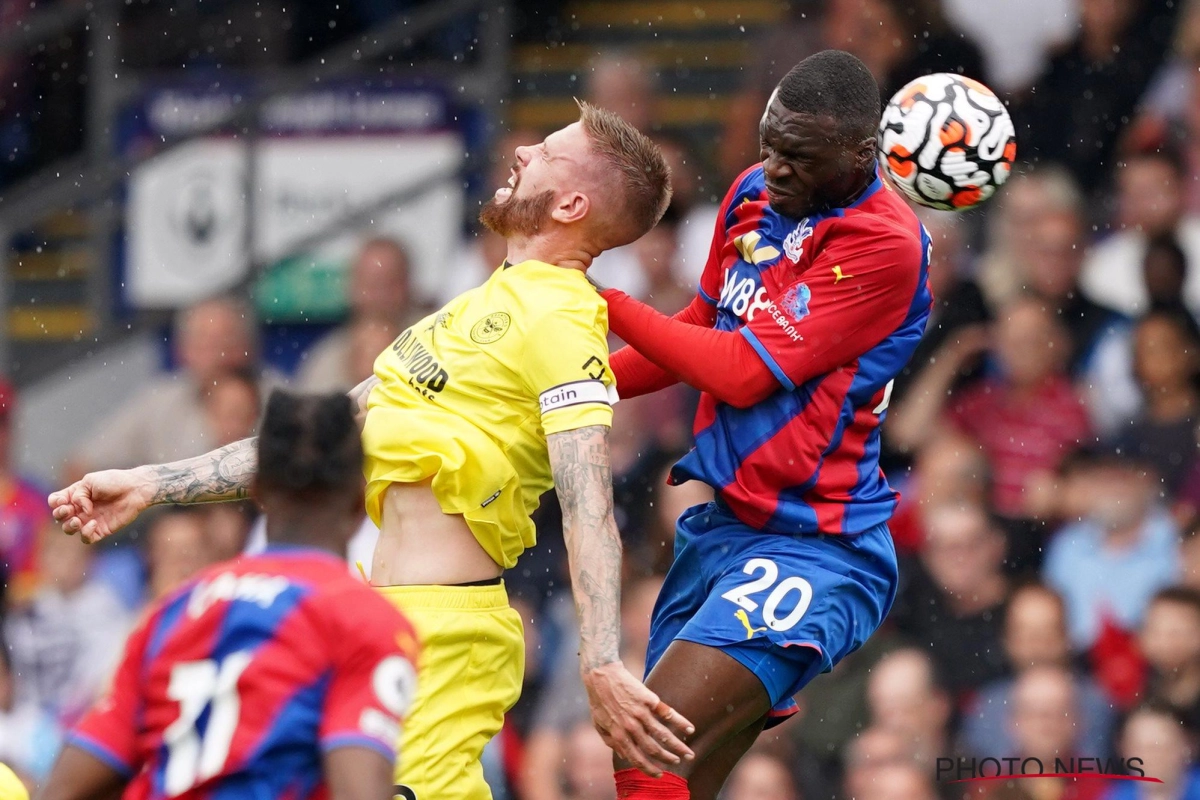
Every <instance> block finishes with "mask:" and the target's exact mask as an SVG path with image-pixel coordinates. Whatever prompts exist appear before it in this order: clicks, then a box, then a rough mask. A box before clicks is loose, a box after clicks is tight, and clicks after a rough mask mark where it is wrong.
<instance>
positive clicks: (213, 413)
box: [203, 370, 262, 446]
mask: <svg viewBox="0 0 1200 800" xmlns="http://www.w3.org/2000/svg"><path fill="white" fill-rule="evenodd" d="M203 404H204V414H205V417H206V418H207V421H208V427H209V430H210V431H212V434H213V441H214V443H215V444H216V445H217V446H220V445H223V444H230V443H231V442H236V441H238V440H239V439H245V438H246V437H248V436H253V435H254V431H255V430H256V429H257V428H258V412H259V409H260V408H261V407H262V397H261V395H260V393H259V386H258V381H256V380H255V378H254V375H253V374H251V373H250V372H249V371H247V370H238V371H236V372H226V373H223V374H222V375H220V376H219V377H217V378H216V380H215V381H214V382H213V384H212V385H211V386H207V387H205V389H204V398H203Z"/></svg>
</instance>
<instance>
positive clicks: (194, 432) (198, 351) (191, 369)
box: [66, 297, 258, 477]
mask: <svg viewBox="0 0 1200 800" xmlns="http://www.w3.org/2000/svg"><path fill="white" fill-rule="evenodd" d="M256 334H257V332H256V330H255V321H254V312H253V311H252V310H251V309H250V307H249V306H248V305H247V304H246V303H244V302H242V301H241V300H236V299H234V298H231V297H220V298H214V299H211V300H204V301H202V302H200V303H197V304H196V305H194V306H192V307H191V308H189V309H187V310H185V311H183V312H181V313H180V314H178V315H177V317H176V325H175V341H174V344H175V356H176V359H177V360H178V362H179V367H180V368H179V370H178V371H176V372H170V373H164V374H162V375H159V376H157V377H155V378H154V379H153V380H152V381H150V382H149V383H148V384H147V385H145V386H143V387H142V388H141V389H139V390H138V391H137V392H135V393H134V394H133V396H132V397H131V398H129V399H128V400H127V401H125V402H124V403H122V405H121V408H120V410H119V411H117V412H116V413H115V414H114V415H113V416H112V417H110V418H109V419H107V420H105V421H103V422H102V423H100V424H98V425H96V426H95V431H96V433H95V434H94V435H93V436H92V437H91V438H90V439H88V440H86V441H85V442H84V443H83V444H82V445H81V446H80V447H79V449H78V450H77V451H76V453H75V454H74V455H73V456H72V459H71V463H70V464H69V465H68V467H67V470H66V471H67V473H68V476H69V477H72V476H78V475H82V474H84V473H86V472H91V471H94V470H97V469H119V468H127V467H135V466H137V465H138V464H148V463H155V462H160V461H172V460H175V459H179V458H185V457H188V456H194V455H197V454H199V453H203V452H205V451H206V450H209V449H211V448H212V447H214V446H216V443H217V433H216V431H214V430H213V429H212V426H211V423H210V421H209V416H208V414H207V413H206V409H205V396H206V390H207V389H210V388H211V387H212V386H214V385H215V384H216V383H218V382H219V381H220V380H221V378H222V377H224V376H226V375H229V374H231V373H237V372H247V371H249V372H255V371H256V370H257V368H258V362H257V358H258V354H257V335H256Z"/></svg>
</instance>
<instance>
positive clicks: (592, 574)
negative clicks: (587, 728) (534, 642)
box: [546, 425, 621, 670]
mask: <svg viewBox="0 0 1200 800" xmlns="http://www.w3.org/2000/svg"><path fill="white" fill-rule="evenodd" d="M546 440H547V444H548V445H549V447H550V468H551V470H552V471H553V473H554V488H555V490H556V491H557V492H558V501H559V503H560V504H561V505H562V515H563V538H564V539H565V540H566V545H567V555H568V559H569V561H570V569H571V589H572V592H573V593H574V595H575V611H576V613H577V614H578V616H579V639H580V653H579V656H580V659H581V661H582V666H583V668H584V669H585V670H586V669H591V668H593V667H600V666H603V665H605V664H611V663H613V662H614V661H618V660H619V659H620V652H619V650H618V648H619V646H620V616H621V534H620V533H619V532H618V531H617V523H616V520H614V519H613V499H612V468H611V467H610V466H609V455H608V428H606V427H604V426H601V425H593V426H591V427H587V428H579V429H577V430H573V431H565V432H563V433H554V434H551V435H550V436H548V437H546Z"/></svg>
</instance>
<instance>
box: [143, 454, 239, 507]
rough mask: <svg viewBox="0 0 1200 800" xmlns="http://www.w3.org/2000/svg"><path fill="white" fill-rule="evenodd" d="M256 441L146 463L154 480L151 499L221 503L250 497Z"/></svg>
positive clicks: (151, 478)
mask: <svg viewBox="0 0 1200 800" xmlns="http://www.w3.org/2000/svg"><path fill="white" fill-rule="evenodd" d="M257 441H258V440H257V439H242V440H241V441H240V442H234V443H233V444H229V445H225V446H224V447H222V448H219V449H217V450H213V451H212V452H211V453H205V454H204V455H202V456H196V457H195V458H186V459H184V460H182V461H173V462H171V463H170V464H155V465H153V466H149V467H145V469H146V470H147V471H148V472H149V475H150V480H151V481H153V482H154V497H153V499H152V500H151V502H152V503H154V504H160V503H181V504H190V503H219V502H222V501H225V500H243V499H245V498H246V497H249V495H250V479H251V478H252V477H254V469H255V467H256V466H257V463H258V452H257V446H256V445H257Z"/></svg>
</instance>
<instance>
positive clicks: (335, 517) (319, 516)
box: [266, 508, 346, 559]
mask: <svg viewBox="0 0 1200 800" xmlns="http://www.w3.org/2000/svg"><path fill="white" fill-rule="evenodd" d="M266 512H267V544H273V545H285V546H290V547H311V548H313V549H314V550H324V551H325V552H327V553H332V554H333V555H335V556H337V557H338V558H343V559H344V558H345V557H346V548H345V542H344V541H343V540H341V539H339V538H337V537H335V536H334V535H333V531H336V530H338V529H339V528H343V527H344V526H345V524H346V523H345V517H344V514H343V513H340V512H339V513H337V514H331V513H329V512H328V511H322V510H318V509H313V508H296V509H266Z"/></svg>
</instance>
